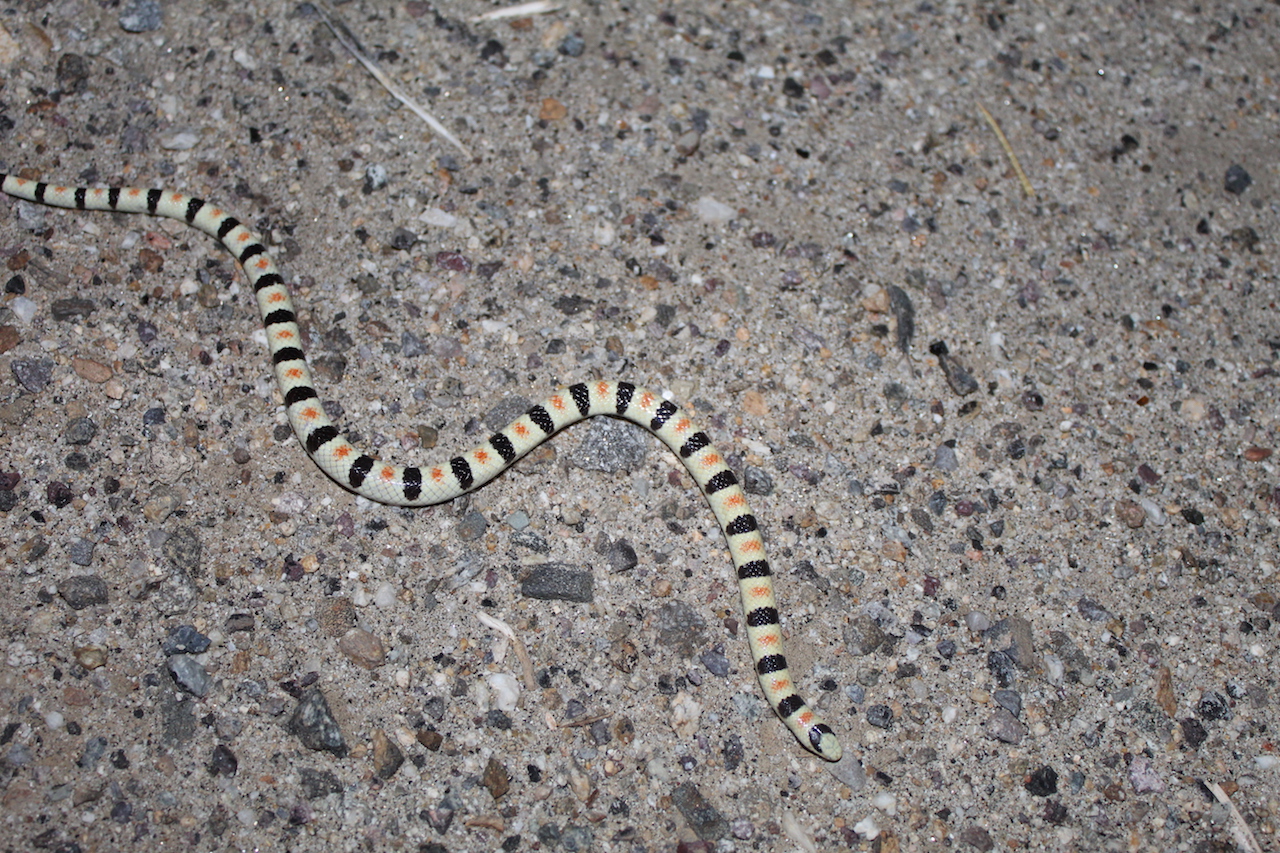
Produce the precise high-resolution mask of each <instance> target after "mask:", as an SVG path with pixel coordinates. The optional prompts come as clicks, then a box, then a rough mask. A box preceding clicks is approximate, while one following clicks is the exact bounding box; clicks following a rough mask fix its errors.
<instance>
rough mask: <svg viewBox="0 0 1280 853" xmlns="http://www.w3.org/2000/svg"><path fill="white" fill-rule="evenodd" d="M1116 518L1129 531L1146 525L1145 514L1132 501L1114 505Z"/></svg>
mask: <svg viewBox="0 0 1280 853" xmlns="http://www.w3.org/2000/svg"><path fill="white" fill-rule="evenodd" d="M1116 518H1118V519H1120V520H1121V521H1122V522H1124V524H1125V526H1126V527H1128V528H1129V529H1130V530H1137V529H1138V528H1139V527H1141V526H1142V525H1143V524H1145V523H1146V520H1147V513H1146V511H1145V510H1143V508H1142V507H1141V506H1139V505H1138V504H1136V503H1134V502H1133V501H1120V502H1118V503H1117V504H1116Z"/></svg>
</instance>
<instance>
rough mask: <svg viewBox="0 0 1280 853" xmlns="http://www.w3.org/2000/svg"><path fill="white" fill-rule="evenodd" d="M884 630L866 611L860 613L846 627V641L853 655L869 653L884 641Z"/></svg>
mask: <svg viewBox="0 0 1280 853" xmlns="http://www.w3.org/2000/svg"><path fill="white" fill-rule="evenodd" d="M884 638H885V634H884V631H883V630H882V629H881V628H880V626H879V625H877V624H876V620H874V619H872V618H871V617H870V616H868V615H867V614H866V613H859V614H858V615H857V616H855V617H853V619H852V620H850V622H849V624H848V625H846V626H845V627H844V642H845V646H846V647H847V648H848V650H849V653H850V654H852V655H857V656H863V655H869V654H871V653H872V652H874V651H875V650H876V649H878V648H880V645H881V644H882V643H884Z"/></svg>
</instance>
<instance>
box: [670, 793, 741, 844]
mask: <svg viewBox="0 0 1280 853" xmlns="http://www.w3.org/2000/svg"><path fill="white" fill-rule="evenodd" d="M671 802H672V804H674V805H675V807H676V808H677V809H679V811H680V814H681V815H682V816H683V817H684V819H685V822H686V823H688V824H689V828H690V829H692V830H693V832H694V834H695V835H697V836H698V838H700V839H702V840H703V841H712V842H714V841H719V840H720V839H721V838H724V837H725V836H726V835H728V834H729V824H728V822H727V821H725V819H724V818H723V817H722V816H721V815H720V812H718V811H716V808H715V806H713V805H711V803H709V802H707V800H706V799H705V798H704V797H703V796H702V792H700V791H699V790H698V788H697V786H696V785H694V784H693V783H692V782H685V783H684V784H682V785H679V786H677V787H676V789H675V790H673V791H672V792H671Z"/></svg>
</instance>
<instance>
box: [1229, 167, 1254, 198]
mask: <svg viewBox="0 0 1280 853" xmlns="http://www.w3.org/2000/svg"><path fill="white" fill-rule="evenodd" d="M1252 183H1253V178H1252V177H1250V175H1249V173H1248V172H1246V171H1245V170H1244V166H1241V165H1240V164H1239V163H1233V164H1232V165H1231V166H1230V167H1229V168H1228V169H1227V174H1226V177H1225V178H1224V179H1223V181H1222V188H1223V189H1224V190H1226V191H1227V192H1229V193H1231V194H1232V195H1240V193H1242V192H1244V191H1245V190H1247V189H1249V185H1250V184H1252Z"/></svg>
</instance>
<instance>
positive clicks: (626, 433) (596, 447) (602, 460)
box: [568, 418, 653, 474]
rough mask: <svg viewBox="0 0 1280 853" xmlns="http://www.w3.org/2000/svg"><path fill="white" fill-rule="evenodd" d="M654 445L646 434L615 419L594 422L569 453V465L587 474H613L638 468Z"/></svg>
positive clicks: (640, 429)
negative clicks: (590, 472) (591, 472)
mask: <svg viewBox="0 0 1280 853" xmlns="http://www.w3.org/2000/svg"><path fill="white" fill-rule="evenodd" d="M652 443H653V442H652V441H651V440H650V439H649V435H648V433H647V432H645V430H644V429H643V428H641V427H639V426H636V425H635V424H632V423H628V422H626V421H621V420H618V419H616V418H592V419H591V424H590V426H589V427H588V428H587V434H586V437H585V438H583V440H582V442H581V443H580V444H579V445H578V446H577V447H576V448H574V449H573V450H572V451H571V452H570V453H569V457H568V458H569V464H571V465H573V466H575V467H578V468H581V469H583V470H584V471H603V472H605V473H607V474H614V473H617V472H619V471H631V470H634V469H636V468H638V467H639V466H640V465H641V464H642V463H643V462H644V460H645V459H646V458H647V457H648V455H649V451H650V450H651V449H652Z"/></svg>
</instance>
